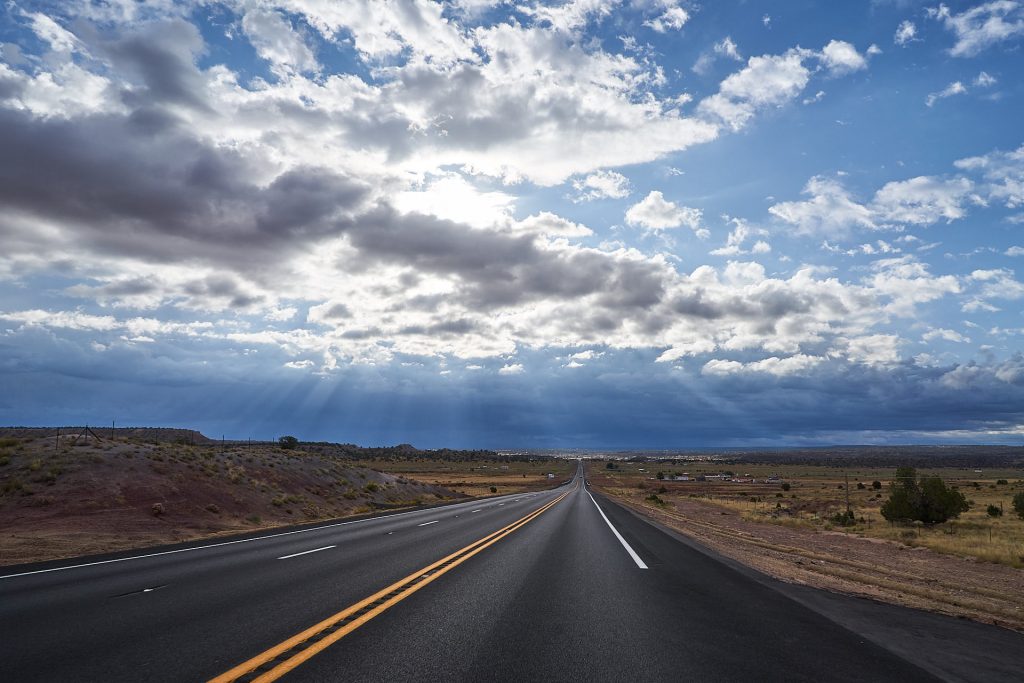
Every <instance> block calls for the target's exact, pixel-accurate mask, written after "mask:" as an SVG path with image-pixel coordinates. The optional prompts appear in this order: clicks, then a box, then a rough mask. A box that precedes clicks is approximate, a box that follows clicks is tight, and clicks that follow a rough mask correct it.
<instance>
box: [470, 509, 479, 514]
mask: <svg viewBox="0 0 1024 683" xmlns="http://www.w3.org/2000/svg"><path fill="white" fill-rule="evenodd" d="M473 512H480V511H479V510H473ZM470 514H472V513H470Z"/></svg>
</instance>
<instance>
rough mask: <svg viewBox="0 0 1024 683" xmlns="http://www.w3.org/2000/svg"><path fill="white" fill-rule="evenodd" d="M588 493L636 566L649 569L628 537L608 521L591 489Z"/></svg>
mask: <svg viewBox="0 0 1024 683" xmlns="http://www.w3.org/2000/svg"><path fill="white" fill-rule="evenodd" d="M587 495H588V496H590V500H591V501H593V503H594V507H596V508H597V511H598V512H600V513H601V516H602V517H604V521H605V524H607V525H608V528H609V529H611V530H612V533H613V534H615V538H617V539H619V543H621V544H622V547H623V548H625V549H626V552H627V553H629V556H630V557H632V558H633V561H634V562H636V566H638V567H640V569H647V565H646V564H644V561H643V560H641V559H640V556H639V555H637V554H636V551H635V550H633V549H632V548H630V547H629V544H628V543H626V539H624V538H623V537H622V534H620V533H619V530H618V529H616V528H615V527H613V526H612V523H611V522H610V521H608V517H607V516H606V515H605V514H604V510H602V509H601V506H600V505H598V504H597V501H596V500H594V496H592V495H591V494H590V491H587Z"/></svg>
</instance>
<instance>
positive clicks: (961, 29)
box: [927, 0, 1024, 57]
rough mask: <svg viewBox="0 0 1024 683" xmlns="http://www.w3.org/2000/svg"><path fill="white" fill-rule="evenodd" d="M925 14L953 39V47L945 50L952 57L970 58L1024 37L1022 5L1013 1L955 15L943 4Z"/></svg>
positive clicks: (1000, 0)
mask: <svg viewBox="0 0 1024 683" xmlns="http://www.w3.org/2000/svg"><path fill="white" fill-rule="evenodd" d="M927 12H928V16H930V17H931V18H933V19H936V20H938V21H940V22H941V23H942V24H943V26H944V27H945V28H946V29H947V30H949V31H952V32H953V34H954V35H955V36H956V43H955V44H954V45H953V47H952V48H950V50H949V53H950V54H951V55H953V56H954V57H973V56H974V55H976V54H978V53H979V52H981V51H983V50H986V49H988V48H989V47H992V46H993V45H997V44H999V43H1004V42H1007V41H1011V40H1013V39H1015V38H1018V37H1019V36H1021V35H1024V5H1021V3H1019V2H1017V1H1016V0H993V1H992V2H985V3H982V4H980V5H977V6H975V7H972V8H970V9H967V10H964V11H963V12H961V13H959V14H957V13H955V12H954V11H953V10H950V9H949V7H947V6H946V5H944V4H940V5H939V6H938V7H934V8H929V9H928V10H927Z"/></svg>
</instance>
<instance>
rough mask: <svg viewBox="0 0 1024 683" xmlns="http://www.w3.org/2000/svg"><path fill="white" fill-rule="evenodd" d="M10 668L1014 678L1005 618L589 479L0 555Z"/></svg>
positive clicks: (257, 673) (34, 672)
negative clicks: (75, 552)
mask: <svg viewBox="0 0 1024 683" xmlns="http://www.w3.org/2000/svg"><path fill="white" fill-rule="evenodd" d="M0 679H2V680H5V681H19V682H20V681H104V682H107V681H209V680H217V681H223V682H227V681H251V680H260V681H272V680H278V679H281V680H285V681H341V680H357V681H377V680H381V681H384V680H388V681H395V680H400V681H404V680H424V681H426V680H432V681H437V680H463V681H481V680H486V681H634V680H637V681H641V680H642V681H719V680H721V681H738V680H743V681H750V680H756V681H803V680H806V681H904V682H906V681H926V680H937V679H945V680H993V681H996V680H1024V637H1022V636H1020V635H1018V634H1015V633H1011V632H1009V631H1005V630H1001V629H997V628H995V627H988V626H984V625H980V624H974V623H970V622H964V621H958V620H955V619H949V618H945V617H941V616H937V615H931V614H926V613H923V612H918V611H914V610H907V609H902V608H898V607H892V606H887V605H879V604H875V603H872V602H869V601H865V600H858V599H854V598H847V597H842V596H835V595H831V594H826V593H821V592H819V591H811V590H808V589H801V588H797V587H789V586H785V585H783V584H781V583H778V582H774V581H772V580H770V579H767V578H765V577H763V576H761V575H758V574H756V573H755V572H753V571H751V570H747V569H745V568H743V567H739V566H736V565H735V564H733V563H731V562H730V561H728V560H724V559H723V558H720V557H716V556H714V555H713V554H712V553H709V552H708V551H705V550H702V549H701V548H699V547H695V546H694V545H693V544H692V543H689V542H687V541H686V540H685V539H682V538H680V537H678V536H677V535H675V534H673V533H671V532H668V531H666V530H664V529H662V528H660V527H658V526H656V525H654V524H652V523H650V522H647V521H645V520H643V519H641V518H639V517H637V516H636V515H634V514H633V513H631V512H629V511H627V510H625V509H623V508H620V507H618V506H617V505H615V504H614V503H612V502H611V501H609V500H607V499H605V498H602V497H601V496H598V495H596V494H592V493H591V492H590V491H589V490H588V488H587V486H586V484H585V479H584V477H583V474H582V469H581V471H580V472H578V473H577V475H576V477H575V478H574V479H573V480H572V481H570V482H568V483H566V484H564V485H562V486H559V487H557V488H555V489H553V490H551V491H545V492H542V493H535V494H528V495H511V496H503V497H498V498H492V499H488V500H486V501H472V502H467V503H459V504H456V505H449V506H445V507H441V508H434V509H428V510H418V511H414V512H406V513H399V514H391V515H386V516H381V517H374V518H371V519H365V520H359V521H354V522H347V523H335V524H327V525H322V526H318V527H315V528H305V529H300V530H292V531H289V532H286V533H268V534H264V535H262V536H257V537H248V538H243V539H236V540H231V541H219V542H208V543H200V544H193V545H187V546H182V547H176V548H175V549H172V550H159V549H158V550H155V551H150V552H146V551H138V552H135V553H131V554H121V555H117V556H110V557H109V558H101V559H99V560H96V559H94V558H92V559H89V558H87V559H84V560H81V561H78V562H77V563H76V562H75V561H67V562H63V563H59V564H49V565H38V566H24V567H19V568H6V569H3V570H0Z"/></svg>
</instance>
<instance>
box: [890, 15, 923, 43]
mask: <svg viewBox="0 0 1024 683" xmlns="http://www.w3.org/2000/svg"><path fill="white" fill-rule="evenodd" d="M915 40H919V38H918V37H917V26H915V25H914V22H912V21H910V20H909V19H908V20H904V21H901V22H900V25H899V26H897V27H896V34H895V35H894V36H893V38H892V41H893V42H894V43H896V44H897V45H899V46H900V47H906V46H907V45H908V44H910V43H912V42H914V41H915Z"/></svg>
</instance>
